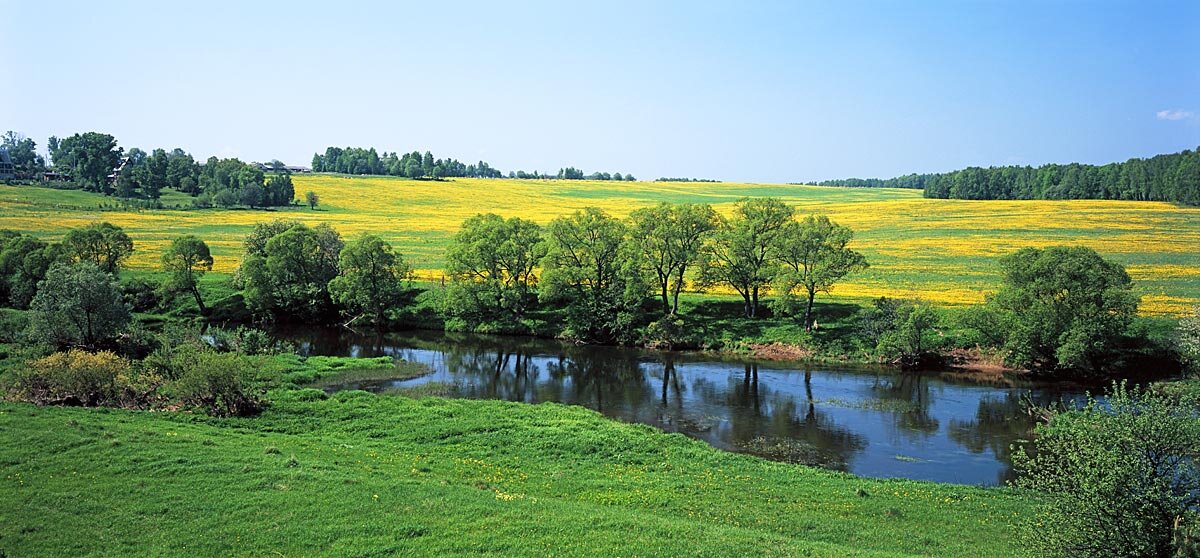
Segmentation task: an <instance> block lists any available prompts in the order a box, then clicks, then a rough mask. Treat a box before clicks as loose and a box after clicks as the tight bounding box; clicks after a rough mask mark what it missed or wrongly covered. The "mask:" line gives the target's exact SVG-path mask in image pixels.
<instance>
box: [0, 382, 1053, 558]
mask: <svg viewBox="0 0 1200 558" xmlns="http://www.w3.org/2000/svg"><path fill="white" fill-rule="evenodd" d="M316 393H319V392H315V390H307V391H301V392H292V394H290V395H289V396H287V397H284V398H282V399H281V400H277V401H276V402H275V403H274V404H273V405H272V406H271V407H270V408H269V409H268V410H267V411H266V413H265V414H264V415H262V416H260V417H255V418H249V419H209V418H205V417H200V416H192V415H188V414H185V413H173V412H158V413H151V412H131V411H120V410H107V409H80V408H61V407H59V408H53V407H49V408H37V407H33V406H30V405H25V404H13V403H0V432H3V433H4V434H3V441H4V443H2V444H0V555H3V554H6V555H7V556H13V557H16V556H22V557H25V556H30V557H32V556H76V557H80V556H338V557H343V556H362V557H365V556H462V555H471V556H586V557H592V556H714V557H717V556H721V557H723V556H828V557H842V556H862V557H868V556H870V557H885V556H891V557H900V556H976V557H989V556H996V557H999V556H1011V555H1013V554H1014V553H1015V552H1016V550H1017V549H1016V543H1015V542H1014V530H1013V527H1012V525H1013V524H1014V523H1015V522H1016V521H1018V520H1020V519H1021V518H1023V517H1026V516H1027V515H1028V514H1029V513H1031V511H1032V510H1031V507H1032V504H1033V503H1034V501H1033V500H1032V496H1031V495H1028V494H1024V493H1018V492H1013V491H1010V490H1003V489H981V488H971V487H965V486H956V485H940V484H933V483H926V482H914V481H886V480H874V479H865V478H857V477H853V476H850V475H845V474H839V473H832V472H827V471H822V470H819V469H813V468H808V467H802V466H793V465H787V464H782V463H773V462H768V461H764V460H761V459H757V458H753V457H748V456H743V455H735V454H730V453H725V452H722V451H720V450H716V449H713V448H711V447H708V446H706V445H705V444H704V443H702V442H698V441H695V440H690V439H688V438H685V437H683V436H682V435H678V434H665V433H662V432H660V431H656V430H654V429H652V428H650V427H647V426H640V425H630V424H624V423H619V422H615V421H611V420H608V419H606V418H604V417H602V416H601V415H600V414H598V413H595V412H592V411H588V410H586V409H582V408H578V407H567V406H561V405H554V404H542V405H525V404H519V403H507V402H499V401H467V400H445V399H423V400H413V399H407V398H400V397H381V396H373V395H368V394H365V393H363V392H342V393H340V394H338V395H335V396H334V397H332V398H330V399H327V400H317V398H316V397H314V395H315V394H316Z"/></svg>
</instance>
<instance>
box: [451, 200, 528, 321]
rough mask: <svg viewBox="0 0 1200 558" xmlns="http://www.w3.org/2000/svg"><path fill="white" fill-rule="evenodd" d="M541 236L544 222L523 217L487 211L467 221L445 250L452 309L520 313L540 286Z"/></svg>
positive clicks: (483, 316) (487, 314)
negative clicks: (504, 215) (538, 269)
mask: <svg viewBox="0 0 1200 558" xmlns="http://www.w3.org/2000/svg"><path fill="white" fill-rule="evenodd" d="M541 239H542V238H541V227H539V226H538V225H537V224H536V223H534V222H532V221H526V220H524V219H521V218H519V217H510V218H508V219H505V218H503V217H501V216H499V215H496V214H494V213H488V214H481V215H476V216H474V217H471V218H468V219H467V220H466V221H464V222H463V224H462V228H461V229H459V231H458V233H456V234H455V235H454V238H453V239H452V240H451V242H450V246H449V248H447V250H446V272H447V273H448V274H449V275H450V279H451V291H450V293H449V294H448V310H449V311H450V313H451V314H454V315H458V316H461V317H464V318H466V319H468V320H470V321H479V320H490V319H508V320H519V319H521V318H522V317H523V316H524V315H525V311H526V309H527V308H528V306H529V304H530V303H531V302H532V300H533V295H534V294H535V288H536V287H537V275H536V274H534V268H535V267H536V266H537V265H538V262H539V261H540V260H541V258H542V256H543V254H544V250H545V248H544V245H543V244H542V242H541Z"/></svg>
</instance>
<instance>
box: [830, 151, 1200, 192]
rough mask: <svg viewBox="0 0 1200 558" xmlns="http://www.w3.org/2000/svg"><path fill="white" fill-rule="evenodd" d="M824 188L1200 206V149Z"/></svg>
mask: <svg viewBox="0 0 1200 558" xmlns="http://www.w3.org/2000/svg"><path fill="white" fill-rule="evenodd" d="M817 184H818V185H820V186H849V187H872V188H916V189H921V190H924V192H925V197H927V198H958V199H967V200H1066V199H1103V200H1136V201H1168V202H1180V203H1186V204H1190V205H1200V150H1184V151H1182V152H1179V153H1170V154H1164V155H1156V156H1154V157H1150V158H1149V159H1140V158H1133V159H1129V160H1128V161H1125V162H1124V163H1109V164H1107V165H1085V164H1080V163H1069V164H1048V165H1042V166H1039V167H1030V166H1024V167H1017V166H1003V167H988V168H981V167H968V168H965V169H962V170H956V171H952V172H947V173H934V174H907V175H904V176H900V177H896V178H889V179H886V180H884V179H878V178H867V179H860V178H850V179H844V180H825V181H821V182H817Z"/></svg>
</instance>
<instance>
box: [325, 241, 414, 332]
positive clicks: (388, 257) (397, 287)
mask: <svg viewBox="0 0 1200 558" xmlns="http://www.w3.org/2000/svg"><path fill="white" fill-rule="evenodd" d="M338 263H339V266H338V267H339V268H340V271H339V275H338V276H337V277H336V278H334V279H333V281H330V282H329V293H330V294H331V295H332V296H333V300H334V302H337V303H338V304H341V305H342V306H344V307H346V309H348V310H350V311H351V312H357V313H358V316H369V317H370V318H371V321H372V322H374V323H375V324H376V325H382V324H383V323H384V320H385V319H386V316H387V310H388V308H391V307H392V306H394V305H395V304H396V303H397V302H399V300H400V295H401V293H402V291H403V284H404V282H405V281H406V280H408V278H409V276H410V275H411V274H412V268H411V267H410V266H409V265H408V263H406V262H405V261H404V258H402V257H401V256H400V255H399V254H397V253H396V252H395V251H394V250H392V246H391V245H390V244H388V243H387V242H384V240H383V239H382V238H379V237H378V236H375V235H373V234H366V235H363V236H362V237H360V238H359V239H358V240H355V241H353V242H351V243H349V244H347V245H346V247H345V248H342V253H341V255H340V256H339V257H338ZM358 316H356V317H355V318H353V319H351V320H350V321H351V322H353V321H354V320H355V319H357V317H358Z"/></svg>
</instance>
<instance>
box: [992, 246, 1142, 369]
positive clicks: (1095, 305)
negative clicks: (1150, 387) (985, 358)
mask: <svg viewBox="0 0 1200 558" xmlns="http://www.w3.org/2000/svg"><path fill="white" fill-rule="evenodd" d="M1001 265H1002V266H1003V267H1004V286H1003V287H1002V288H1001V290H1000V292H999V293H997V294H996V296H995V297H994V299H993V303H994V304H995V305H996V306H997V307H998V308H1000V309H1002V310H1003V311H1006V312H1008V313H1009V314H1011V315H1012V316H1013V320H1012V321H1011V326H1012V329H1011V331H1010V333H1009V335H1008V339H1007V344H1006V347H1005V348H1007V349H1008V350H1009V351H1010V355H1011V356H1010V358H1011V360H1012V361H1013V363H1014V364H1017V365H1020V366H1024V367H1028V368H1032V369H1037V370H1043V371H1047V370H1049V371H1054V370H1060V371H1061V370H1075V371H1083V372H1088V373H1095V372H1098V371H1099V370H1100V368H1102V366H1103V364H1104V362H1105V361H1106V360H1107V357H1108V356H1109V355H1110V353H1111V351H1112V348H1113V345H1114V344H1115V342H1116V340H1117V339H1118V338H1119V337H1120V336H1121V334H1122V333H1123V332H1124V331H1125V329H1126V327H1128V325H1129V323H1130V321H1131V320H1132V319H1133V316H1134V315H1135V314H1136V312H1137V305H1138V297H1137V296H1136V295H1134V294H1133V292H1132V284H1133V283H1132V281H1131V280H1130V278H1129V274H1128V273H1126V272H1125V268H1124V267H1122V266H1121V265H1120V264H1117V263H1115V262H1111V261H1108V260H1105V259H1104V258H1102V257H1101V256H1100V255H1099V254H1097V253H1096V252H1095V251H1094V250H1092V249H1090V248H1083V247H1065V246H1056V247H1050V248H1046V249H1036V248H1024V249H1021V250H1019V251H1017V252H1016V253H1014V254H1012V255H1009V256H1006V257H1005V258H1003V259H1002V260H1001Z"/></svg>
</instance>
